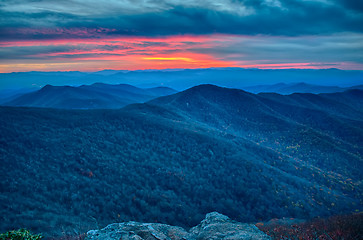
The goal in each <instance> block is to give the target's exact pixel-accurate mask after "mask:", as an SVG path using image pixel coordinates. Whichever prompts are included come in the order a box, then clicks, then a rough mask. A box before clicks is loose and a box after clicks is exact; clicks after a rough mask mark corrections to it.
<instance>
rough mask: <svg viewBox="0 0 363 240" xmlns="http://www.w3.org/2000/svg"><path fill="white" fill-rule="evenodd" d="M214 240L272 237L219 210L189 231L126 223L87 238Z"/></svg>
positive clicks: (115, 239)
mask: <svg viewBox="0 0 363 240" xmlns="http://www.w3.org/2000/svg"><path fill="white" fill-rule="evenodd" d="M101 239H102V240H204V239H205V240H207V239H208V240H212V239H224V240H234V239H251V240H252V239H266V240H267V239H270V237H269V236H267V235H266V234H265V233H263V232H262V231H260V230H259V229H258V228H257V227H256V226H254V225H252V224H246V223H239V222H236V221H232V220H231V219H229V218H228V217H227V216H224V215H222V214H220V213H217V212H212V213H208V214H207V215H206V217H205V219H204V220H203V221H202V222H201V223H200V224H199V225H198V226H195V227H193V228H192V229H190V230H189V231H186V230H185V229H183V228H181V227H174V226H170V225H166V224H160V223H139V222H125V223H114V224H111V225H108V226H107V227H105V228H103V229H101V230H91V231H89V232H88V233H87V237H86V240H101Z"/></svg>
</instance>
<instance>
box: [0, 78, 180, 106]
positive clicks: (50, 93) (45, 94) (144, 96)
mask: <svg viewBox="0 0 363 240" xmlns="http://www.w3.org/2000/svg"><path fill="white" fill-rule="evenodd" d="M173 93H176V91H175V90H173V89H171V88H167V87H155V88H148V89H141V88H137V87H134V86H131V85H127V84H118V85H111V84H104V83H94V84H92V85H82V86H79V87H72V86H51V85H46V86H44V87H43V88H41V89H40V90H38V91H34V92H30V93H26V94H24V95H21V96H18V97H15V98H14V99H12V100H10V101H8V102H5V103H3V105H6V106H27V107H46V108H63V109H93V108H121V107H124V106H126V105H128V104H131V103H142V102H146V101H148V100H151V99H153V98H156V97H160V96H165V95H169V94H173Z"/></svg>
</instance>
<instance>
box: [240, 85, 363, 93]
mask: <svg viewBox="0 0 363 240" xmlns="http://www.w3.org/2000/svg"><path fill="white" fill-rule="evenodd" d="M242 89H243V90H245V91H248V92H252V93H264V92H265V93H266V92H272V93H279V94H283V95H289V94H292V93H314V94H319V93H335V92H344V91H347V90H349V89H363V85H356V86H352V87H338V86H322V85H314V84H307V83H304V82H300V83H290V84H286V83H277V84H273V85H257V86H250V87H243V88H242Z"/></svg>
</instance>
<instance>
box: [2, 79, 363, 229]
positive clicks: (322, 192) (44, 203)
mask: <svg viewBox="0 0 363 240" xmlns="http://www.w3.org/2000/svg"><path fill="white" fill-rule="evenodd" d="M362 100H363V93H362V91H361V90H351V91H346V92H342V93H333V94H319V95H314V94H292V95H288V96H282V95H278V94H266V93H264V94H257V95H256V94H252V93H248V92H244V91H242V90H237V89H228V88H221V87H217V86H214V85H201V86H197V87H193V88H191V89H188V90H185V91H183V92H180V93H176V94H173V95H169V96H165V97H160V98H157V99H154V100H151V101H149V102H147V103H144V104H132V105H128V106H127V107H125V108H123V109H117V110H116V109H113V110H62V109H41V108H20V107H1V108H0V113H1V114H0V116H1V117H0V131H1V132H2V134H1V135H0V153H1V154H0V156H1V161H2V162H3V164H2V165H1V169H0V174H1V175H2V176H3V178H4V181H2V182H1V188H0V189H2V196H7V197H6V198H4V197H2V198H0V205H1V209H2V210H1V211H2V214H1V216H2V219H1V223H2V224H1V229H3V230H6V229H9V228H13V227H28V228H31V229H34V231H36V232H43V233H45V234H48V235H59V234H61V233H60V230H59V229H64V231H66V232H72V231H73V229H74V228H75V226H78V228H79V229H80V230H79V231H87V230H89V229H96V228H98V226H99V225H101V226H105V225H107V224H109V223H110V222H124V221H130V220H136V221H139V222H161V223H166V224H171V225H176V226H182V227H186V228H188V227H192V226H195V225H196V224H198V223H199V222H200V221H201V220H202V219H203V217H204V215H205V214H206V213H208V212H212V211H218V212H221V213H223V214H225V215H228V216H230V217H231V218H232V219H235V220H238V221H241V222H255V221H267V220H269V219H271V218H280V217H294V218H311V217H314V216H327V215H333V214H341V213H349V212H354V211H361V210H362V208H361V206H362V201H363V198H362V193H363V187H362V183H361V177H360V176H361V174H362V168H361V166H362V158H361V156H362V151H363V149H362V145H361V144H360V143H361V142H363V118H362ZM14 176H16V178H14ZM186 216H188V217H186ZM80 223H81V224H80ZM45 226H47V227H45Z"/></svg>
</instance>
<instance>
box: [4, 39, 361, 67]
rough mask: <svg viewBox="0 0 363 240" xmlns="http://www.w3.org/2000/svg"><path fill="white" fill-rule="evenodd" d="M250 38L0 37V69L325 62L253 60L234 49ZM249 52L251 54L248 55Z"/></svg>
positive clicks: (269, 65)
mask: <svg viewBox="0 0 363 240" xmlns="http://www.w3.org/2000/svg"><path fill="white" fill-rule="evenodd" d="M250 39H253V37H249V36H233V35H219V34H214V35H198V36H188V35H186V36H167V37H137V36H126V37H120V36H118V37H107V38H102V39H54V40H49V39H48V40H33V41H30V40H28V41H24V40H23V41H17V40H14V41H7V42H6V41H4V42H0V49H2V50H3V51H4V52H6V51H9V52H11V53H12V54H9V55H7V59H6V61H5V60H0V72H2V73H6V72H25V71H99V70H104V69H115V70H121V69H122V70H138V69H169V68H172V69H175V68H210V67H246V68H271V69H277V68H278V69H284V68H326V67H325V66H324V64H321V63H314V62H300V61H296V62H295V63H291V62H290V61H286V63H274V62H273V61H268V60H266V59H258V60H256V59H254V56H253V53H249V55H246V54H245V53H241V52H240V53H238V50H239V48H241V49H243V48H244V47H245V45H244V43H245V42H246V41H248V40H250ZM258 41H262V40H261V39H259V40H258ZM258 41H257V42H258ZM236 44H237V45H236ZM235 46H238V48H236V47H235ZM221 49H222V50H223V51H225V52H223V51H221ZM235 50H237V51H236V52H235ZM250 58H252V59H254V60H248V59H250ZM246 59H247V60H246ZM338 64H340V63H338ZM340 65H341V64H340ZM359 67H361V66H358V68H359Z"/></svg>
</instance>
